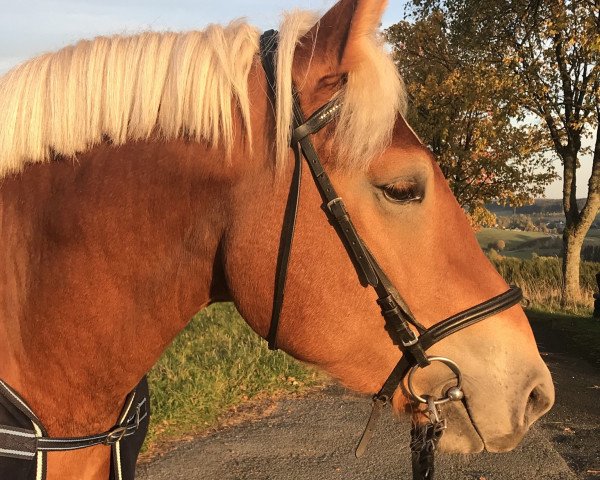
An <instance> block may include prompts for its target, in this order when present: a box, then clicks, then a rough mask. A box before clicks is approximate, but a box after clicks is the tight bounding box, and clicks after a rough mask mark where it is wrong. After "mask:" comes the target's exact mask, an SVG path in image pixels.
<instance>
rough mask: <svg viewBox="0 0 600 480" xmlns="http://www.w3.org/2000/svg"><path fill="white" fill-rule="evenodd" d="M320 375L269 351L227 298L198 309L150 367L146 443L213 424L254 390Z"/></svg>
mask: <svg viewBox="0 0 600 480" xmlns="http://www.w3.org/2000/svg"><path fill="white" fill-rule="evenodd" d="M322 382H323V377H322V376H321V375H320V374H317V373H316V372H315V371H314V370H312V369H311V368H309V367H307V366H305V365H302V364H300V363H299V362H297V361H296V360H294V359H292V358H291V357H290V356H288V355H286V354H284V353H283V352H280V351H277V352H271V351H269V350H268V348H267V346H266V342H265V341H264V340H262V339H261V338H260V337H259V336H258V335H256V333H254V332H253V331H252V330H251V329H250V328H249V327H248V326H247V324H246V323H245V322H244V321H243V320H242V318H241V317H240V316H239V314H238V313H237V311H236V310H235V308H234V307H233V305H232V304H216V305H213V306H211V307H209V308H207V309H205V310H203V311H202V312H201V313H199V314H198V315H197V316H196V317H194V319H193V320H192V321H191V322H190V324H189V325H188V326H187V327H186V329H185V330H184V331H183V332H182V333H180V334H179V336H178V337H177V338H176V339H175V341H174V342H173V344H172V345H171V346H170V347H169V349H168V350H167V351H166V352H165V353H164V355H163V356H162V357H161V359H160V360H159V362H158V363H157V364H156V366H155V367H154V368H153V369H152V370H151V371H150V374H149V383H150V390H151V408H152V417H151V424H150V430H149V432H148V437H147V438H146V449H147V450H148V449H150V450H152V449H153V448H155V447H156V446H157V445H158V444H160V443H163V442H165V441H169V440H173V439H174V438H177V437H181V436H187V435H190V434H192V435H193V434H195V433H200V432H202V431H205V430H207V429H208V428H210V427H213V426H215V425H216V424H217V423H218V421H219V418H220V417H221V416H222V415H223V414H224V413H225V412H227V411H228V410H229V409H231V408H232V407H233V406H235V405H237V404H239V403H242V402H244V401H247V400H249V399H252V398H254V397H256V396H257V395H258V394H265V393H267V394H275V393H278V392H296V391H299V390H302V389H305V388H307V387H309V386H311V385H315V384H318V383H322Z"/></svg>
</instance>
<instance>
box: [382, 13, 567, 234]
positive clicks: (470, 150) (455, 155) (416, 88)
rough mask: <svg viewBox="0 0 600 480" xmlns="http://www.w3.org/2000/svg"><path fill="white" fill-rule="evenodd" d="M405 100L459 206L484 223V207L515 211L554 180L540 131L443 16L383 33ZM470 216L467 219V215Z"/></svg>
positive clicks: (491, 68)
mask: <svg viewBox="0 0 600 480" xmlns="http://www.w3.org/2000/svg"><path fill="white" fill-rule="evenodd" d="M386 35H387V39H388V41H389V42H390V43H391V45H392V48H393V54H394V59H395V61H396V63H397V65H398V69H399V70H400V72H401V74H402V76H403V77H404V80H405V83H406V86H407V91H408V95H409V99H410V106H411V109H410V112H409V121H410V122H411V124H412V125H414V127H415V129H416V131H417V132H418V133H419V135H420V136H421V137H422V138H423V139H424V141H425V142H426V143H427V144H428V145H429V146H430V147H431V149H432V151H433V153H434V154H435V155H436V157H437V159H438V161H439V163H440V166H441V168H442V171H443V172H444V174H445V176H446V178H447V179H448V181H449V184H450V187H451V188H452V190H453V192H454V194H455V196H456V198H457V200H458V202H459V203H460V204H461V205H462V206H463V207H464V208H466V209H467V210H469V211H470V212H471V213H472V214H476V216H477V219H475V218H474V221H475V222H476V223H477V222H478V221H479V220H478V219H481V220H484V221H488V223H489V219H487V218H486V217H485V215H482V212H481V208H483V204H484V203H486V202H490V201H492V200H497V201H499V202H500V203H504V204H510V205H513V206H520V205H523V204H526V203H529V202H530V201H531V200H532V199H533V197H535V196H539V195H541V194H542V193H543V191H544V187H545V186H546V185H548V183H550V182H551V181H552V180H553V179H554V178H555V173H554V170H553V168H552V165H551V161H550V159H549V158H548V157H547V156H544V155H543V154H544V153H545V152H546V151H547V150H548V149H549V148H550V145H549V144H548V142H547V141H546V139H545V138H544V135H543V133H544V132H543V130H542V129H541V128H540V126H539V125H525V124H524V123H523V115H521V114H520V111H519V109H518V108H516V107H515V105H514V104H513V103H512V102H511V101H510V94H511V92H512V90H511V88H510V84H509V82H507V81H505V79H503V78H502V77H501V76H500V75H498V72H497V69H496V67H495V66H494V65H493V64H490V63H489V62H487V61H486V60H485V59H482V58H480V57H481V56H480V55H477V53H478V52H476V51H475V52H474V51H471V50H470V49H466V48H464V41H463V39H462V38H461V36H460V35H458V34H457V32H454V31H451V29H450V26H449V24H448V23H447V21H446V18H445V16H444V13H443V12H442V11H441V10H432V11H430V12H428V13H427V14H424V15H421V16H419V17H418V18H417V19H416V20H415V21H414V22H410V21H401V22H399V23H397V24H395V25H393V26H392V27H390V28H389V29H388V30H387V31H386ZM471 216H473V215H471Z"/></svg>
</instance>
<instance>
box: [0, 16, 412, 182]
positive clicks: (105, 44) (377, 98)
mask: <svg viewBox="0 0 600 480" xmlns="http://www.w3.org/2000/svg"><path fill="white" fill-rule="evenodd" d="M317 21H318V17H317V16H316V15H315V14H314V13H312V12H304V11H296V12H293V13H290V14H287V15H285V16H284V18H283V21H282V24H281V26H280V44H279V51H278V56H277V85H276V91H277V93H278V94H277V103H276V105H275V116H276V122H275V123H276V132H275V139H274V141H275V145H276V152H277V153H276V164H277V165H279V166H281V165H283V164H285V162H286V160H287V158H288V153H289V150H288V149H289V141H290V135H291V110H292V95H291V85H292V74H291V71H292V63H293V57H294V51H295V48H296V46H297V45H298V42H299V41H301V39H302V37H303V35H304V34H305V33H306V32H307V31H308V30H309V29H310V28H311V27H312V26H313V25H314V24H315V23H316V22H317ZM258 39H259V31H258V30H257V29H256V28H254V27H252V26H250V25H248V24H247V23H245V22H242V21H235V22H232V23H230V24H229V25H227V26H224V27H223V26H217V25H211V26H209V27H207V28H206V29H205V30H202V31H190V32H185V33H171V32H166V33H158V32H146V33H141V34H138V35H133V36H119V35H115V36H112V37H98V38H96V39H93V40H84V41H81V42H79V43H77V44H76V45H74V46H70V47H66V48H64V49H62V50H60V51H58V52H56V53H50V54H45V55H42V56H40V57H37V58H34V59H32V60H30V61H28V62H26V63H24V64H22V65H20V66H18V67H16V68H15V69H13V70H12V71H10V72H9V73H7V74H6V75H4V76H3V77H0V177H2V176H4V175H6V174H8V173H12V172H16V171H20V170H22V168H23V167H24V165H25V164H27V163H36V162H44V161H49V160H50V159H51V157H52V156H54V155H61V156H64V157H75V156H76V155H77V154H78V153H83V152H85V151H87V150H89V149H90V148H92V147H93V146H95V145H97V144H100V143H101V142H102V141H103V140H106V139H107V138H108V139H110V141H111V142H112V144H113V145H121V144H124V143H126V142H129V141H140V140H142V141H143V140H148V139H149V138H150V137H151V136H153V135H156V134H158V136H159V138H160V139H162V140H171V139H175V138H178V137H181V136H186V138H189V139H191V140H194V141H199V142H204V143H207V144H209V145H211V146H213V147H221V148H224V149H225V150H226V151H227V153H230V152H231V151H232V148H233V145H234V142H235V140H236V139H235V138H234V132H235V130H236V129H235V128H234V127H235V126H234V121H235V117H234V111H237V113H238V115H239V118H240V119H241V122H242V124H243V125H242V126H243V131H244V135H245V139H246V140H247V142H248V144H249V145H251V142H252V128H251V121H250V110H251V101H250V99H249V96H248V75H249V72H250V69H251V67H252V65H253V62H254V61H255V59H256V54H257V52H258V44H259V41H258ZM363 51H364V55H365V58H366V59H367V61H365V62H363V63H362V64H358V65H357V66H356V68H353V70H352V71H351V72H350V73H349V74H348V76H347V77H348V80H347V82H346V84H345V86H344V88H343V89H342V91H340V92H339V95H341V96H342V100H343V108H342V111H341V115H340V117H339V121H338V123H337V127H336V131H335V139H336V144H337V145H339V155H338V157H337V161H338V163H339V164H340V165H342V166H344V167H347V168H364V167H366V166H367V165H368V162H369V160H370V159H372V158H374V157H376V156H377V154H379V153H381V151H383V149H384V148H385V147H387V146H388V144H389V141H390V139H391V133H392V129H393V125H394V122H395V118H396V116H397V115H398V113H402V112H403V110H404V108H405V105H406V102H405V91H404V86H403V84H402V81H401V79H400V77H399V76H398V73H397V71H396V68H395V66H394V64H393V62H392V60H391V58H390V57H389V55H388V54H387V53H386V52H385V50H384V48H383V46H382V45H381V42H380V41H379V40H378V38H377V37H376V36H375V35H372V36H369V37H368V38H365V42H364V45H363ZM308 113H310V112H308Z"/></svg>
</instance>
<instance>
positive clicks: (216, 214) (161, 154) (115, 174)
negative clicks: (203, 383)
mask: <svg viewBox="0 0 600 480" xmlns="http://www.w3.org/2000/svg"><path fill="white" fill-rule="evenodd" d="M217 154H218V152H213V153H209V152H207V151H206V150H205V149H202V148H201V147H199V146H197V145H195V146H194V145H186V144H184V143H183V142H173V143H169V144H166V145H162V146H160V147H159V146H157V145H152V144H150V143H148V144H135V145H126V146H123V147H119V148H111V147H109V146H102V147H98V148H96V149H94V150H93V151H90V152H88V153H87V154H85V155H83V156H82V157H81V158H79V159H78V162H77V163H73V162H72V161H67V160H64V161H57V162H51V163H48V164H43V165H39V164H38V165H31V166H29V167H27V168H26V170H25V172H23V173H22V174H19V175H16V176H13V177H10V178H7V179H5V180H4V181H3V183H2V184H0V227H1V228H0V257H2V258H0V265H3V266H4V268H3V270H2V271H0V294H1V295H0V334H4V333H6V335H4V336H0V378H2V379H4V380H5V381H7V382H8V383H9V384H11V385H13V386H14V387H15V388H16V389H17V391H19V392H21V393H22V394H23V396H24V398H25V399H26V400H27V401H28V402H29V403H30V404H31V406H32V407H33V409H34V411H36V412H39V415H40V417H41V420H42V421H43V422H46V424H47V428H48V429H49V431H50V433H51V434H53V435H71V434H76V435H81V434H86V433H96V432H97V431H100V430H102V429H105V428H108V427H110V426H111V425H112V424H113V423H114V421H115V419H116V416H117V415H118V413H119V410H120V407H121V405H120V404H121V403H122V401H123V400H124V397H125V396H126V394H127V393H128V392H129V391H130V390H131V389H132V388H133V387H134V386H135V385H136V384H137V382H138V381H139V380H140V378H141V377H142V376H143V374H144V373H145V372H146V371H147V370H148V369H149V368H150V367H151V366H152V365H153V364H154V363H155V362H156V360H157V359H158V357H159V355H160V354H161V352H162V351H163V350H164V349H165V347H166V346H167V345H168V344H169V343H170V342H171V340H172V339H173V337H174V336H175V335H176V334H177V333H178V332H179V331H180V330H181V329H182V328H183V327H184V326H185V324H186V323H187V322H188V320H189V319H190V318H191V317H192V316H193V314H194V313H196V312H197V311H199V310H200V309H201V308H202V307H203V306H206V305H207V304H209V303H210V302H212V301H215V300H222V299H225V298H226V297H227V290H226V287H225V283H224V280H223V278H224V275H223V273H222V269H221V263H220V258H219V257H220V253H219V251H220V249H219V245H220V239H221V235H222V232H223V229H224V225H223V221H224V220H223V219H224V218H225V217H226V215H225V211H226V208H227V207H226V204H225V201H224V199H225V195H226V193H227V188H228V187H227V186H228V185H229V182H230V178H229V177H228V175H230V173H228V172H230V169H227V168H223V164H222V162H223V161H222V160H221V158H222V157H221V158H215V157H216V156H217ZM58 412H69V414H73V417H70V418H69V422H65V421H61V420H64V419H61V416H60V414H59V413H58ZM93 418H95V419H98V422H95V421H91V419H93ZM99 429H100V430H99Z"/></svg>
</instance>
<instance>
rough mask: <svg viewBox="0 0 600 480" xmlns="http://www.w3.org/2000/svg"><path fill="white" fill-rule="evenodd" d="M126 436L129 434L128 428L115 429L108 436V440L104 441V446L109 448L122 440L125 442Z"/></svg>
mask: <svg viewBox="0 0 600 480" xmlns="http://www.w3.org/2000/svg"><path fill="white" fill-rule="evenodd" d="M126 434H127V427H126V426H122V427H115V428H113V429H112V430H111V431H110V432H109V433H108V435H106V440H104V445H109V446H111V445H115V444H116V443H119V442H120V441H121V440H123V438H124V437H125V435H126Z"/></svg>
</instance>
